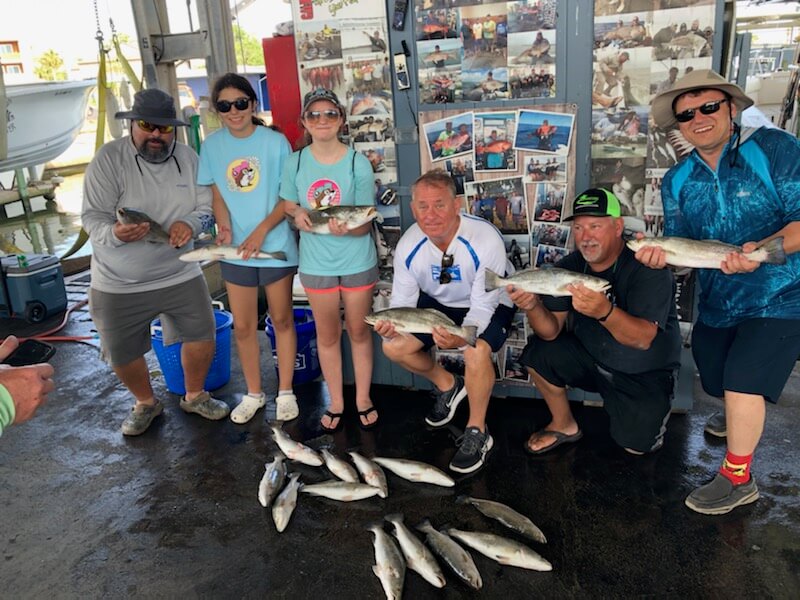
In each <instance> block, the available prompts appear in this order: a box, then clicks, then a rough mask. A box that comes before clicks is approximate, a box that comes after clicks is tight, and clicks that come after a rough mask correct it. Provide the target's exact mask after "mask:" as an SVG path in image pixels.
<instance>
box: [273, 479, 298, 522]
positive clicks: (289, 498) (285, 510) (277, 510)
mask: <svg viewBox="0 0 800 600" xmlns="http://www.w3.org/2000/svg"><path fill="white" fill-rule="evenodd" d="M299 479H300V473H292V474H291V475H289V483H287V484H286V487H285V488H283V491H282V492H281V493H280V494H278V497H277V498H276V499H275V503H274V504H273V505H272V520H273V521H275V528H276V529H277V530H278V533H283V530H284V529H286V526H287V525H288V524H289V519H291V518H292V513H293V512H294V507H295V506H297V490H298V488H299V487H300V482H299Z"/></svg>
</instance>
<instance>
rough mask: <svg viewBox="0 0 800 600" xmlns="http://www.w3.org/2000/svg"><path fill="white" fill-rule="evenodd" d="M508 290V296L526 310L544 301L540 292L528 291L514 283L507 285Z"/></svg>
mask: <svg viewBox="0 0 800 600" xmlns="http://www.w3.org/2000/svg"><path fill="white" fill-rule="evenodd" d="M506 292H507V293H508V297H509V298H510V299H511V301H512V302H513V303H514V304H516V305H517V307H519V308H521V309H522V310H525V311H528V310H533V309H534V308H536V307H537V306H538V305H539V304H541V303H542V301H541V299H540V298H539V295H538V294H534V293H533V292H526V291H525V290H522V289H520V288H518V287H515V286H514V285H512V284H509V285H507V286H506Z"/></svg>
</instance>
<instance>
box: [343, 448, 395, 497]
mask: <svg viewBox="0 0 800 600" xmlns="http://www.w3.org/2000/svg"><path fill="white" fill-rule="evenodd" d="M348 454H349V455H350V458H352V459H353V462H354V463H355V465H356V468H357V469H358V472H359V473H361V477H362V478H363V479H364V481H365V482H366V483H367V484H368V485H371V486H373V487H376V488H378V497H379V498H386V497H387V496H388V495H389V485H388V484H387V482H386V474H385V473H384V472H383V469H381V468H380V466H379V465H378V464H377V463H375V462H374V461H372V460H370V459H369V458H367V457H366V456H362V455H361V454H359V453H358V452H348Z"/></svg>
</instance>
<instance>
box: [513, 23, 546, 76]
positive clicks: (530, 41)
mask: <svg viewBox="0 0 800 600" xmlns="http://www.w3.org/2000/svg"><path fill="white" fill-rule="evenodd" d="M555 62H556V32H555V29H549V30H538V31H526V32H524V33H512V34H511V35H509V36H508V65H509V66H511V67H515V66H530V67H533V66H536V67H538V66H539V65H552V64H554V63H555Z"/></svg>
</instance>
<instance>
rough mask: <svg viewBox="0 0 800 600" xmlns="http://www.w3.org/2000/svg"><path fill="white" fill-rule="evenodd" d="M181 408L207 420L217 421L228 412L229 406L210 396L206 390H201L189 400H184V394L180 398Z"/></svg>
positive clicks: (229, 410)
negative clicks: (201, 391)
mask: <svg viewBox="0 0 800 600" xmlns="http://www.w3.org/2000/svg"><path fill="white" fill-rule="evenodd" d="M181 410H183V412H187V413H194V414H196V415H200V416H201V417H203V418H205V419H208V420H209V421H219V420H220V419H224V418H225V417H227V416H228V414H230V412H231V409H230V407H229V406H228V405H227V404H225V403H224V402H223V401H222V400H217V399H216V398H212V397H211V394H209V393H208V392H203V393H202V394H200V395H199V396H198V397H197V398H195V399H194V400H192V401H191V402H187V401H186V396H184V397H183V398H181Z"/></svg>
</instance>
